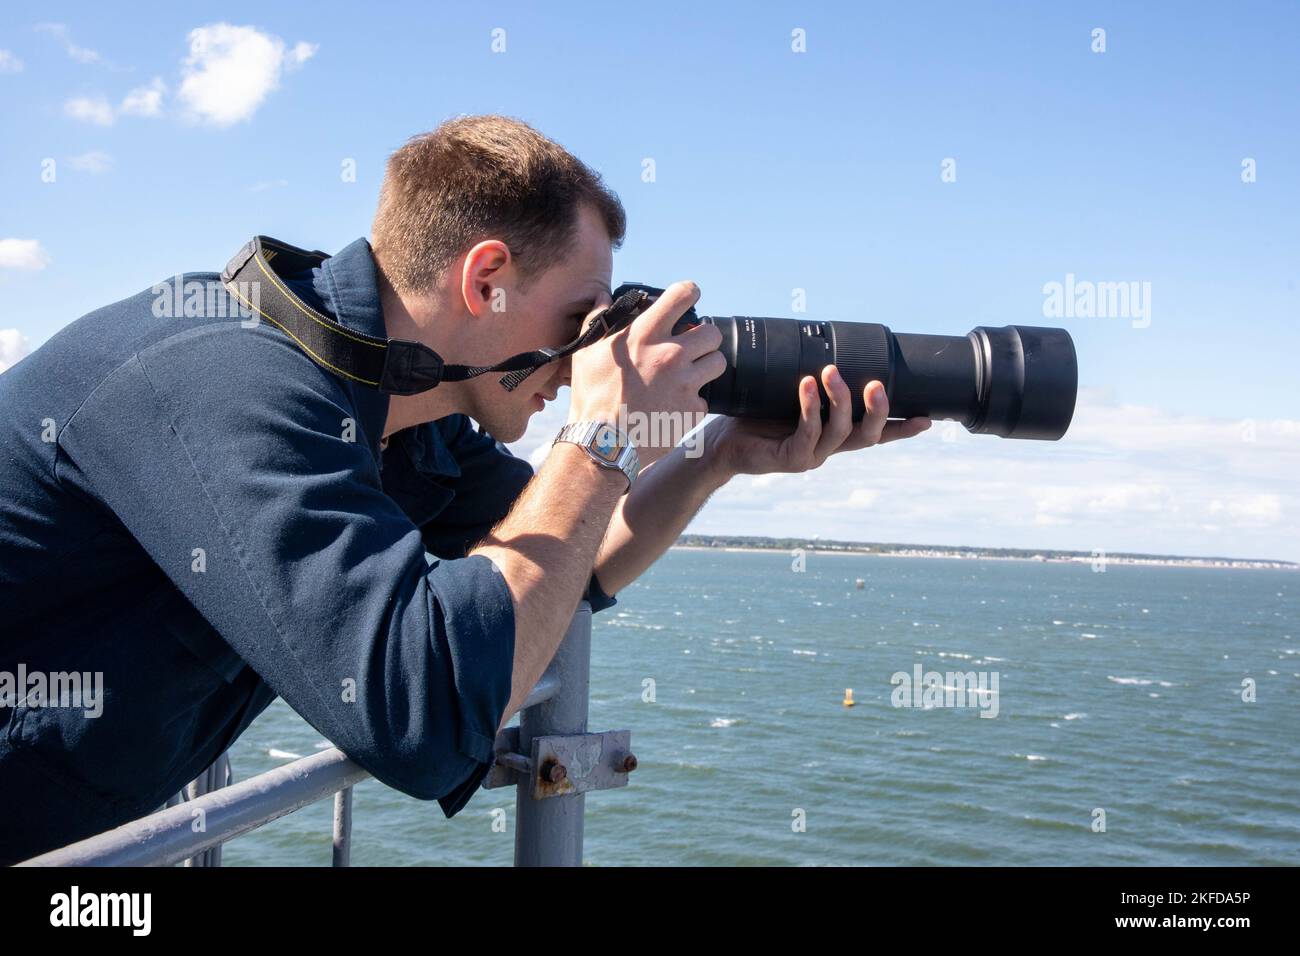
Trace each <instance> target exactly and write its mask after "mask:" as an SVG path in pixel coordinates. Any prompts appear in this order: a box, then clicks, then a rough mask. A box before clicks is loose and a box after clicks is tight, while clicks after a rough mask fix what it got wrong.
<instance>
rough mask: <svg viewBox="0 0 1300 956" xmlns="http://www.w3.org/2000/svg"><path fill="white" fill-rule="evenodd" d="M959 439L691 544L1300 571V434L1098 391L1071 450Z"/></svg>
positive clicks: (765, 509) (836, 474)
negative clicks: (1285, 565)
mask: <svg viewBox="0 0 1300 956" xmlns="http://www.w3.org/2000/svg"><path fill="white" fill-rule="evenodd" d="M557 404H558V403H557ZM563 421H564V419H563V413H562V412H561V410H560V409H555V410H554V413H553V412H552V409H548V410H547V414H546V415H545V420H543V415H540V414H539V415H537V416H535V418H534V422H533V424H532V426H531V427H530V428H529V430H528V434H526V435H525V436H524V437H523V438H522V439H521V440H520V441H519V442H517V443H515V444H512V445H511V449H512V450H513V451H515V453H516V454H520V453H521V452H523V453H524V454H525V455H527V453H528V452H529V451H534V452H537V453H538V454H539V456H540V454H541V452H542V450H543V445H544V444H547V443H549V441H550V439H551V438H553V437H554V435H555V431H556V430H557V429H558V428H559V426H560V424H562V423H563ZM947 425H948V423H945V422H936V423H935V427H934V428H932V429H931V430H930V431H929V432H926V433H925V434H923V435H921V436H920V437H918V438H915V439H911V440H909V441H903V442H897V443H890V444H886V445H882V446H880V447H878V448H872V449H867V450H865V451H860V452H851V453H846V454H841V455H835V456H833V457H832V458H831V459H830V460H829V461H828V462H827V463H826V465H824V466H823V467H822V468H821V469H819V470H817V471H814V472H809V473H806V474H802V475H763V476H757V477H740V478H737V479H735V480H733V481H732V482H731V483H730V484H728V486H727V487H725V488H723V489H722V490H720V491H719V492H717V493H716V494H715V495H714V496H713V497H712V499H710V501H709V503H708V504H707V505H706V506H705V508H704V510H703V511H701V512H700V515H699V516H698V517H697V518H696V520H695V521H694V522H692V523H691V525H690V527H689V530H691V531H694V532H698V533H701V534H707V533H717V534H752V535H776V536H784V535H789V536H792V537H809V538H811V537H812V536H813V535H821V536H822V537H823V538H836V539H842V540H857V541H902V542H912V543H917V544H948V545H959V544H967V545H982V546H989V547H1017V548H1053V549H1063V550H1078V551H1085V552H1087V551H1092V550H1094V549H1097V550H1103V551H1106V552H1107V553H1111V554H1114V553H1117V552H1133V551H1140V552H1158V553H1163V554H1188V555H1216V556H1217V555H1224V556H1230V557H1258V558H1280V559H1285V560H1293V561H1294V560H1300V534H1297V531H1300V483H1298V482H1297V481H1296V479H1295V476H1296V475H1297V474H1300V421H1295V420H1292V419H1268V418H1262V417H1261V418H1259V419H1256V420H1253V421H1234V420H1231V419H1222V418H1211V417H1208V416H1202V415H1191V414H1182V413H1178V412H1170V411H1166V410H1163V409H1160V408H1152V407H1145V406H1134V405H1125V404H1122V403H1120V402H1117V401H1115V400H1114V398H1113V397H1111V396H1109V395H1107V394H1106V393H1103V392H1099V391H1096V390H1084V391H1082V392H1081V393H1080V396H1079V402H1078V407H1077V410H1076V413H1075V419H1074V423H1073V424H1072V425H1071V427H1070V431H1069V434H1067V435H1066V437H1065V438H1064V439H1062V440H1061V441H1060V442H1033V441H1016V440H1008V439H1000V438H995V437H992V436H989V435H971V434H970V433H969V432H967V431H966V430H965V429H964V428H962V427H960V426H954V427H952V428H948V427H946V426H947ZM945 434H946V435H947V436H948V437H949V438H950V440H947V441H945V440H944V438H945ZM535 463H536V462H535Z"/></svg>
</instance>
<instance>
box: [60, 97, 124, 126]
mask: <svg viewBox="0 0 1300 956" xmlns="http://www.w3.org/2000/svg"><path fill="white" fill-rule="evenodd" d="M63 112H64V113H65V114H67V115H68V116H70V117H72V118H73V119H78V120H82V121H84V122H86V123H94V124H95V125H96V126H112V125H113V120H114V119H115V118H116V117H115V116H114V115H113V107H112V106H111V105H110V104H109V102H108V100H106V99H104V97H102V96H95V97H90V96H74V97H73V98H72V99H70V100H68V101H67V102H66V103H64V104H63Z"/></svg>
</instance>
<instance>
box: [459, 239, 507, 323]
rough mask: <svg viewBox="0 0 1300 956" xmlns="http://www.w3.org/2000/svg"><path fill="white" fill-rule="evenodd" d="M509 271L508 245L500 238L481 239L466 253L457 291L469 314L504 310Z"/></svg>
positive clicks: (477, 315) (474, 314)
mask: <svg viewBox="0 0 1300 956" xmlns="http://www.w3.org/2000/svg"><path fill="white" fill-rule="evenodd" d="M512 272H513V260H512V259H511V256H510V247H509V246H507V245H506V244H505V243H504V242H502V241H501V240H500V239H484V240H483V241H482V242H480V243H479V244H478V245H476V246H475V247H474V248H473V249H471V250H470V251H469V252H467V253H466V254H465V264H464V266H463V267H462V268H461V277H460V294H461V297H462V298H463V299H464V300H465V308H466V309H468V310H469V312H470V314H471V315H473V316H474V317H475V318H478V317H479V316H481V315H483V314H484V313H485V312H503V311H505V309H506V303H505V301H504V298H505V294H506V289H505V287H506V285H508V284H511V283H510V282H509V279H510V274H511V273H512Z"/></svg>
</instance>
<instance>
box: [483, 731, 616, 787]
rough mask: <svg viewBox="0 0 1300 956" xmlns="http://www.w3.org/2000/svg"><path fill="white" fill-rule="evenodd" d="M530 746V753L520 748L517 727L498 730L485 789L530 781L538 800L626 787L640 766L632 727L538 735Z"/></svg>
mask: <svg viewBox="0 0 1300 956" xmlns="http://www.w3.org/2000/svg"><path fill="white" fill-rule="evenodd" d="M531 750H532V753H531V754H530V755H529V756H524V755H523V754H521V753H520V752H519V728H518V727H507V728H506V729H505V730H503V731H502V732H501V733H500V734H498V735H497V741H496V753H495V754H494V759H493V763H492V769H491V770H489V771H488V775H487V776H486V777H484V778H483V789H485V790H494V789H496V788H498V787H511V786H515V785H520V786H526V787H527V788H528V791H529V793H530V794H531V795H532V797H533V799H535V800H542V799H545V798H546V797H560V796H565V795H566V794H572V793H586V792H587V791H589V790H611V789H613V788H614V787H626V786H627V776H628V774H629V773H631V772H632V771H633V770H635V769H636V766H637V761H636V756H635V755H634V754H633V753H632V731H630V730H607V731H605V732H604V733H599V734H568V735H559V736H553V737H535V738H534V739H533V745H532V748H531Z"/></svg>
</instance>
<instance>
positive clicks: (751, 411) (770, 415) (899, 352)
mask: <svg viewBox="0 0 1300 956" xmlns="http://www.w3.org/2000/svg"><path fill="white" fill-rule="evenodd" d="M631 291H641V292H644V293H646V295H647V297H648V298H647V299H646V300H645V302H644V304H643V307H642V308H643V309H644V308H646V307H648V306H649V305H650V304H651V303H653V302H654V300H655V299H656V298H658V297H659V295H661V294H662V293H663V290H662V289H658V288H655V287H654V286H648V285H641V284H639V283H626V284H624V285H621V286H619V287H618V289H616V290H615V291H614V299H615V301H617V300H618V298H619V297H620V296H621V295H623V294H625V293H627V292H631ZM700 323H709V324H711V325H714V326H717V328H718V329H719V331H721V332H722V346H721V351H722V353H723V355H724V356H725V357H726V359H727V369H726V371H724V372H723V373H722V375H720V376H719V377H718V378H716V379H714V380H713V381H711V382H709V383H708V384H706V385H705V386H704V388H702V389H701V390H700V397H701V398H703V399H704V400H705V401H706V402H708V405H709V411H710V412H716V413H717V414H720V415H731V416H735V417H740V418H764V419H776V420H781V421H795V420H797V419H798V417H799V397H798V383H799V380H800V379H801V378H803V376H805V375H812V376H813V377H814V378H815V379H816V380H817V388H818V391H819V392H820V394H821V400H822V418H823V420H825V418H826V417H827V415H828V414H829V408H830V406H829V399H828V397H827V395H826V390H825V387H824V386H823V385H822V384H821V370H822V369H823V368H824V367H825V366H827V365H831V364H833V365H835V366H836V367H837V368H838V369H839V371H840V375H841V376H843V378H844V381H845V383H846V384H847V385H848V386H849V391H850V393H851V394H852V396H853V420H854V421H860V420H861V419H862V417H863V415H864V414H865V407H864V404H863V397H862V392H863V389H864V388H865V387H866V385H867V383H868V382H871V381H873V380H879V382H880V383H881V384H882V385H884V387H885V393H886V394H887V395H888V396H889V417H890V418H911V417H913V416H918V415H924V416H928V417H930V418H933V419H945V418H948V419H955V420H956V421H959V422H961V423H962V424H963V425H964V426H965V427H966V428H967V429H968V430H969V431H971V432H973V433H975V434H980V435H983V434H989V435H1000V436H1001V437H1003V438H1032V439H1039V440H1045V441H1055V440H1056V439H1059V438H1060V437H1061V436H1063V435H1064V434H1065V432H1066V430H1067V429H1068V428H1069V427H1070V421H1071V419H1072V418H1073V417H1074V404H1075V399H1076V397H1077V394H1078V384H1079V369H1078V359H1077V356H1076V354H1075V350H1074V341H1073V340H1072V339H1071V338H1070V333H1069V332H1067V331H1066V330H1065V329H1054V328H1040V327H1038V326H1032V325H1006V326H1002V327H1000V328H994V327H988V326H979V327H977V328H975V329H972V330H971V331H970V332H969V333H968V334H967V335H965V336H960V335H912V334H907V333H902V332H900V333H894V332H891V331H890V330H889V328H888V327H887V326H884V325H878V324H876V323H868V322H828V321H815V320H810V319H780V318H765V317H755V316H699V315H697V314H696V312H695V309H694V308H691V309H689V310H688V311H687V312H686V314H685V315H683V316H682V317H681V319H679V320H678V321H677V323H676V324H675V325H674V326H673V334H674V335H675V334H677V333H679V332H682V331H685V330H686V329H688V328H690V327H691V326H694V325H698V324H700Z"/></svg>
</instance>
